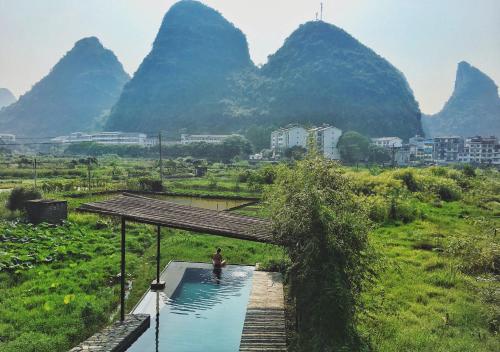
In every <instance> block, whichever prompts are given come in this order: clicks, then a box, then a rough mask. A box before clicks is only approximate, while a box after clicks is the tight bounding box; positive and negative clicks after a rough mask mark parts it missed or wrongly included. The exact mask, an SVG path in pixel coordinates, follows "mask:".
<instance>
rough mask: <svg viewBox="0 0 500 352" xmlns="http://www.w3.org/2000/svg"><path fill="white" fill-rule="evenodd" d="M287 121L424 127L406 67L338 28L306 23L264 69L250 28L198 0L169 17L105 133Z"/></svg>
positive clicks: (385, 129) (403, 132)
mask: <svg viewBox="0 0 500 352" xmlns="http://www.w3.org/2000/svg"><path fill="white" fill-rule="evenodd" d="M289 122H301V123H323V122H328V123H333V124H335V125H337V126H339V127H340V128H342V129H345V130H347V129H354V130H357V131H359V132H362V133H365V134H368V135H371V136H383V135H396V136H400V137H410V136H413V135H415V134H419V133H422V129H421V123H420V111H419V108H418V104H417V103H416V101H415V99H414V97H413V93H412V91H411V89H410V88H409V86H408V84H407V82H406V79H405V78H404V76H403V75H402V74H401V72H399V71H398V70H397V69H396V68H394V67H393V66H392V65H391V64H390V63H389V62H387V61H386V60H385V59H383V58H382V57H380V56H379V55H377V54H376V53H374V52H373V51H372V50H371V49H369V48H367V47H365V46H364V45H362V44H361V43H359V42H358V41H357V40H356V39H354V38H353V37H351V36H350V35H349V34H347V33H346V32H344V31H343V30H341V29H340V28H337V27H335V26H333V25H331V24H327V23H325V22H319V21H318V22H310V23H306V24H304V25H302V26H301V27H300V28H299V29H298V30H297V31H295V32H294V33H293V34H292V35H291V36H290V37H289V38H288V39H287V40H286V42H285V44H284V45H283V47H282V48H281V49H279V50H278V52H277V53H276V54H274V55H272V56H271V57H270V59H269V62H268V63H267V64H266V65H265V66H264V67H263V68H262V69H257V68H256V67H255V66H254V64H253V63H252V61H251V60H250V56H249V52H248V45H247V41H246V38H245V36H244V34H243V33H242V32H241V31H240V30H239V29H237V28H236V27H234V25H233V24H231V23H229V22H228V21H227V20H226V19H224V18H223V17H222V15H221V14H220V13H218V12H217V11H215V10H213V9H211V8H209V7H207V6H205V5H203V4H201V3H199V2H197V1H190V0H185V1H180V2H178V3H176V4H175V5H174V6H172V7H171V9H170V10H169V11H168V12H167V14H166V15H165V17H164V19H163V22H162V25H161V28H160V30H159V32H158V35H157V37H156V39H155V42H154V44H153V48H152V50H151V52H150V53H149V55H148V56H147V57H146V58H145V59H144V61H143V62H142V64H141V66H140V67H139V69H138V71H137V72H136V73H135V75H134V77H133V78H132V80H131V81H130V82H129V83H128V84H127V85H126V86H125V88H124V90H123V93H122V95H121V97H120V100H119V101H118V102H117V104H116V105H115V106H114V108H113V109H112V112H111V114H110V117H109V119H108V122H107V125H106V129H107V130H127V131H144V132H153V131H158V130H159V129H162V130H165V131H166V132H167V134H169V135H170V136H178V135H179V134H180V133H182V132H183V131H187V132H218V133H221V132H230V131H243V132H245V131H248V129H249V128H253V129H254V132H255V127H256V126H257V127H258V128H260V129H261V130H262V131H269V128H268V127H270V126H280V125H283V124H286V123H289ZM266 133H268V132H266ZM254 134H255V133H254Z"/></svg>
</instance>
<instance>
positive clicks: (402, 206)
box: [389, 198, 421, 224]
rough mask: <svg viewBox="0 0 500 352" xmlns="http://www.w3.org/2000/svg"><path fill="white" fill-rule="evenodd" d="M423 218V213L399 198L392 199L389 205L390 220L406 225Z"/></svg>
mask: <svg viewBox="0 0 500 352" xmlns="http://www.w3.org/2000/svg"><path fill="white" fill-rule="evenodd" d="M420 217H421V212H420V210H419V209H417V208H416V207H415V206H414V205H413V204H411V203H410V202H408V201H405V200H401V199H398V198H392V199H391V203H390V205H389V219H391V220H394V221H402V222H404V223H405V224H406V223H409V222H412V221H414V220H416V219H418V218H420Z"/></svg>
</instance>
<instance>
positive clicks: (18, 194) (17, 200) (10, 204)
mask: <svg viewBox="0 0 500 352" xmlns="http://www.w3.org/2000/svg"><path fill="white" fill-rule="evenodd" d="M40 198H42V195H41V194H40V192H38V191H37V190H35V189H31V188H24V187H17V188H14V189H13V190H12V192H10V195H9V198H8V199H7V205H6V206H7V209H9V210H10V211H16V210H20V211H26V201H28V200H32V199H40Z"/></svg>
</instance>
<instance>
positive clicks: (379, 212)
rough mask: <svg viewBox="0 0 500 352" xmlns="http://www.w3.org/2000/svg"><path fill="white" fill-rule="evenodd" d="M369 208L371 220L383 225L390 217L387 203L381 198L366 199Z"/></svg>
mask: <svg viewBox="0 0 500 352" xmlns="http://www.w3.org/2000/svg"><path fill="white" fill-rule="evenodd" d="M366 204H367V206H368V216H369V217H370V220H372V221H374V222H377V223H383V222H384V221H385V220H387V218H388V216H389V210H388V205H387V201H386V200H385V199H384V198H382V197H380V196H371V197H367V198H366Z"/></svg>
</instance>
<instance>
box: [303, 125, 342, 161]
mask: <svg viewBox="0 0 500 352" xmlns="http://www.w3.org/2000/svg"><path fill="white" fill-rule="evenodd" d="M309 133H310V136H311V138H312V140H313V141H314V143H315V145H316V148H317V150H318V152H319V153H321V154H322V155H323V156H324V157H325V158H327V159H334V160H339V159H340V152H339V150H338V148H337V144H338V142H339V139H340V136H341V135H342V130H340V129H338V128H337V127H333V126H329V125H324V126H321V127H316V128H312V129H310V130H309Z"/></svg>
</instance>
